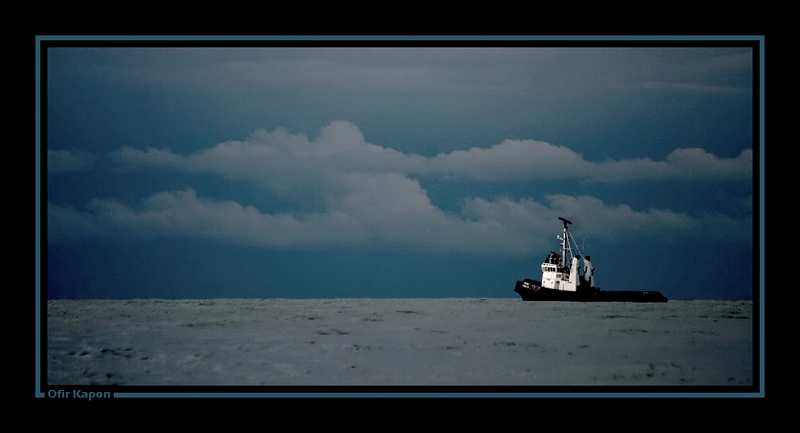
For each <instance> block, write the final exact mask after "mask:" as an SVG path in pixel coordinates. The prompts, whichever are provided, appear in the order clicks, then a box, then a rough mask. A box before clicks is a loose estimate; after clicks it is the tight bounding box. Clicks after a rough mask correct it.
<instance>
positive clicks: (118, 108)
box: [42, 47, 758, 299]
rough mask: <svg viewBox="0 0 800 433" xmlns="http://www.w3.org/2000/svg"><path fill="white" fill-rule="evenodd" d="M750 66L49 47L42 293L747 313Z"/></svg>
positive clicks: (742, 53)
mask: <svg viewBox="0 0 800 433" xmlns="http://www.w3.org/2000/svg"><path fill="white" fill-rule="evenodd" d="M753 56H754V52H753V50H752V49H751V48H746V47H744V48H700V47H694V48H414V49H411V48H408V49H406V48H370V49H363V48H325V49H323V48H51V49H49V50H48V51H47V70H46V71H44V72H45V73H46V77H47V98H46V100H47V117H46V119H44V120H43V122H45V124H46V127H47V133H48V135H47V140H46V143H42V145H43V146H46V149H42V156H45V155H46V157H47V167H46V168H44V167H43V169H46V170H47V187H46V191H45V193H46V195H47V206H46V209H43V220H44V221H46V228H47V251H46V253H47V258H46V265H47V278H46V283H47V287H48V296H49V297H51V298H62V297H70V298H71V297H77V298H81V297H92V298H135V297H162V298H202V297H267V298H268V297H299V298H313V297H460V296H471V297H515V296H516V294H515V293H514V292H513V287H514V283H515V281H516V280H517V279H522V278H536V279H538V278H539V277H540V270H539V265H540V264H541V261H542V259H543V258H544V256H545V255H546V254H547V253H548V252H549V251H550V250H551V249H556V247H557V245H558V241H557V239H556V238H555V235H556V234H557V233H558V231H559V229H560V222H559V221H558V220H557V218H558V217H559V216H562V217H565V218H568V219H570V220H572V221H573V222H574V225H573V227H572V229H573V234H575V235H576V236H577V237H578V238H579V239H580V240H581V241H582V242H585V247H586V251H585V252H586V253H587V254H590V255H591V256H592V258H593V263H594V264H595V266H596V268H597V271H596V279H597V283H598V285H599V286H600V287H601V288H603V289H608V290H625V289H650V290H660V291H662V293H664V294H665V295H667V296H668V297H670V298H671V299H702V298H724V299H751V297H752V291H753V267H752V264H753V260H754V257H753V208H754V203H753V175H754V170H753V161H754V158H753V152H757V151H758V149H754V148H753V143H754V138H753V133H754V128H753V114H754V113H753V97H754V93H753V92H754V83H753V79H754V77H753V67H754V64H757V63H758V60H757V59H754V57H753ZM584 238H585V240H584Z"/></svg>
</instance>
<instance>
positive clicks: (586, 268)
mask: <svg viewBox="0 0 800 433" xmlns="http://www.w3.org/2000/svg"><path fill="white" fill-rule="evenodd" d="M558 219H559V220H561V222H562V223H563V224H564V231H563V233H562V234H561V235H560V236H556V237H557V238H558V239H559V240H560V241H561V251H560V252H556V251H550V254H548V255H547V257H545V259H544V262H543V263H542V281H536V280H529V279H524V280H522V281H517V284H516V286H515V287H514V291H515V292H517V293H519V295H520V296H521V297H522V300H524V301H577V302H667V297H666V296H664V295H662V294H661V293H660V292H656V291H651V290H647V291H638V290H628V291H604V290H600V289H599V288H597V287H595V285H594V267H593V266H592V259H591V258H590V257H589V256H583V253H582V252H581V251H580V250H579V249H578V245H577V243H576V242H575V239H574V238H573V237H572V235H570V233H569V225H571V224H572V221H569V220H567V219H564V218H561V217H558ZM573 248H574V249H575V250H576V251H577V252H578V254H577V255H575V254H573V252H572V251H573ZM581 261H582V262H583V266H580V262H581Z"/></svg>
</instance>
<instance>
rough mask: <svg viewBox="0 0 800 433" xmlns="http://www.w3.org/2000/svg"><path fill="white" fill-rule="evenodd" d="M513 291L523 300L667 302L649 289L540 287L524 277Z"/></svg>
mask: <svg viewBox="0 0 800 433" xmlns="http://www.w3.org/2000/svg"><path fill="white" fill-rule="evenodd" d="M514 291H515V292H517V293H519V295H520V296H521V297H522V300H523V301H567V302H667V297H666V296H664V295H662V294H661V293H660V292H655V291H651V290H646V291H644V290H643V291H639V290H626V291H605V290H600V289H597V288H592V287H578V290H577V291H575V292H568V291H564V290H554V289H547V288H544V287H542V283H541V282H539V281H535V280H528V279H525V280H523V281H517V284H516V286H515V287H514Z"/></svg>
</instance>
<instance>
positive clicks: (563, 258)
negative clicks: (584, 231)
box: [558, 217, 572, 268]
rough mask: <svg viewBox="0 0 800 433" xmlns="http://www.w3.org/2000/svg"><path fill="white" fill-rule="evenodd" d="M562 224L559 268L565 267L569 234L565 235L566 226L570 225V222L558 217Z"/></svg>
mask: <svg viewBox="0 0 800 433" xmlns="http://www.w3.org/2000/svg"><path fill="white" fill-rule="evenodd" d="M558 219H560V220H561V221H562V222H563V223H564V234H563V235H562V236H561V267H562V268H565V267H567V250H569V249H570V248H569V234H568V233H567V230H568V229H567V225H568V224H572V221H570V220H568V219H564V218H561V217H558Z"/></svg>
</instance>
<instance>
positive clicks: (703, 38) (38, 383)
mask: <svg viewBox="0 0 800 433" xmlns="http://www.w3.org/2000/svg"><path fill="white" fill-rule="evenodd" d="M587 40H588V41H600V42H610V41H631V42H634V41H661V42H664V41H666V42H693V41H697V42H707V41H743V42H757V43H758V47H759V58H758V62H759V83H757V85H758V89H759V107H758V109H759V123H760V125H759V137H758V144H759V203H758V205H759V228H758V233H759V254H758V256H759V258H758V260H759V268H760V273H759V291H758V294H757V297H758V301H759V321H758V323H759V371H758V375H759V388H760V389H759V390H758V391H757V392H754V393H738V392H737V393H688V392H687V393H674V394H673V393H667V394H664V393H661V394H659V393H624V392H620V393H602V392H601V393H536V392H532V393H471V394H459V393H437V392H431V393H411V394H404V393H364V392H354V393H330V394H329V393H316V394H315V393H302V392H297V393H263V392H257V393H169V392H164V393H125V392H120V393H114V398H220V397H229V398H299V397H320V398H347V397H352V398H363V397H374V398H384V397H392V398H420V397H428V398H441V397H449V398H452V397H461V398H473V397H477V398H486V397H500V398H514V397H516V398H530V397H533V398H537V397H538V398H543V397H548V398H570V397H571V398H586V397H590V398H592V397H603V398H632V397H635V398H647V397H656V398H719V397H727V398H751V397H764V389H765V381H764V379H765V374H764V371H765V368H764V365H765V356H764V340H765V330H764V315H765V308H764V304H765V302H764V301H765V299H764V287H765V279H764V275H765V272H764V266H765V260H764V226H765V224H764V216H765V212H764V201H765V200H764V198H765V197H764V195H765V188H764V180H765V176H764V171H765V170H764V168H765V163H764V161H765V158H764V147H765V146H764V144H765V133H764V130H765V128H764V120H765V119H764V90H765V86H764V82H765V76H764V72H765V71H764V59H765V37H764V36H763V35H722V36H709V35H696V36H687V35H680V36H669V35H656V36H651V35H642V36H629V35H594V36H559V35H555V36H517V35H509V36H503V35H493V36H472V35H466V36H463V35H462V36H459V35H451V36H439V35H429V36H425V35H414V36H403V35H395V36H386V35H373V36H369V35H366V36H362V35H330V36H325V35H322V36H304V35H283V36H281V35H277V36H258V35H253V36H249V35H242V36H203V35H195V36H173V35H165V36H157V35H154V36H137V35H128V36H114V35H111V36H102V35H100V36H98V35H81V36H75V35H67V36H63V35H38V36H36V37H35V49H34V52H35V56H36V61H35V65H36V71H35V75H34V78H35V81H36V84H35V98H36V102H35V107H36V109H35V111H36V112H35V128H36V132H35V147H36V149H35V157H36V162H35V176H36V179H35V186H36V192H35V195H34V197H35V200H36V205H35V224H36V230H35V242H36V247H35V253H36V257H35V268H36V269H35V272H36V275H35V279H34V281H35V291H36V293H35V304H36V305H35V310H36V311H35V315H34V317H35V331H36V337H35V344H36V356H35V381H34V383H35V385H34V386H35V390H34V395H35V396H36V397H37V398H45V394H44V393H43V392H42V391H41V388H42V384H43V382H42V380H43V378H42V377H41V372H42V368H41V367H42V366H41V352H40V350H41V343H42V338H41V331H42V329H41V315H42V311H41V309H40V306H41V302H42V293H41V287H42V286H41V252H42V251H41V230H40V228H41V213H42V209H41V182H40V180H41V173H42V171H41V170H42V167H41V144H42V143H41V135H40V131H41V122H42V119H41V116H40V113H41V108H42V107H41V96H42V95H41V88H40V84H41V44H42V43H43V42H45V41H98V42H115V41H166V42H170V41H218V42H225V41H233V42H236V41H278V42H280V41H299V42H303V41H309V42H310V41H334V42H335V41H378V42H380V41H421V42H427V41H429V42H442V41H443V42H454V41H551V42H555V41H564V42H575V41H587Z"/></svg>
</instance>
